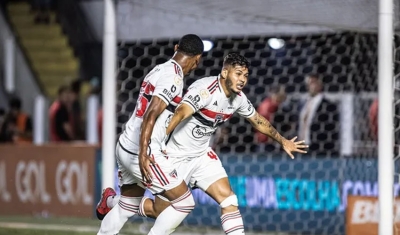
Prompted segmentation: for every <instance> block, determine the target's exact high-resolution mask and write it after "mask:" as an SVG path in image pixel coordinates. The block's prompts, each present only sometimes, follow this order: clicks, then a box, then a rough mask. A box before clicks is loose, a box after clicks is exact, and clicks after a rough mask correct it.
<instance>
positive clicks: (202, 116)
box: [166, 77, 255, 158]
mask: <svg viewBox="0 0 400 235" xmlns="http://www.w3.org/2000/svg"><path fill="white" fill-rule="evenodd" d="M182 103H185V104H187V105H189V106H190V107H192V108H193V110H194V112H195V113H194V114H193V115H192V117H190V118H188V119H186V120H184V121H182V122H181V123H180V124H179V125H178V126H177V127H176V128H175V130H174V131H173V132H172V134H171V135H170V137H169V139H168V140H167V141H166V151H167V153H168V154H170V156H171V157H177V158H181V157H182V158H184V157H187V158H191V157H196V156H201V155H202V154H205V153H206V152H207V148H208V147H209V145H210V143H209V142H210V139H211V137H212V135H213V134H214V132H215V131H216V130H217V128H218V126H220V125H221V124H223V123H224V122H226V121H227V120H228V119H229V118H230V117H232V115H233V114H234V113H235V112H237V113H238V114H239V115H241V116H242V117H245V118H249V117H251V116H253V115H254V114H255V109H254V107H253V105H252V104H251V102H250V101H249V100H248V99H247V97H246V95H245V94H243V93H242V92H240V94H238V95H236V96H235V97H234V98H227V97H226V95H225V93H224V91H223V90H222V87H221V84H220V79H219V77H206V78H202V79H200V80H198V81H196V82H194V83H193V84H192V85H191V86H190V87H189V89H188V91H187V93H186V94H185V96H184V97H183V99H182Z"/></svg>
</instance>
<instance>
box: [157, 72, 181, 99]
mask: <svg viewBox="0 0 400 235" xmlns="http://www.w3.org/2000/svg"><path fill="white" fill-rule="evenodd" d="M182 89H183V79H182V77H180V76H179V75H178V74H176V73H174V72H171V73H166V74H165V75H164V76H163V77H161V78H160V79H158V81H157V83H156V84H155V88H154V92H153V96H157V97H159V98H160V99H161V100H162V101H164V102H165V103H166V104H167V105H168V104H169V103H170V102H171V101H172V100H173V99H174V98H175V97H176V96H177V95H179V94H180V93H181V92H182Z"/></svg>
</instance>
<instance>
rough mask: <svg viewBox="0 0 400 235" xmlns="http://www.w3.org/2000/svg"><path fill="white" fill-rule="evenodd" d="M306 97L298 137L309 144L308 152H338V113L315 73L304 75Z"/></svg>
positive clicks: (326, 153)
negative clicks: (324, 92)
mask: <svg viewBox="0 0 400 235" xmlns="http://www.w3.org/2000/svg"><path fill="white" fill-rule="evenodd" d="M306 83H307V89H308V97H307V99H306V102H305V103H304V104H302V106H301V107H302V108H301V110H300V117H299V135H298V137H299V138H298V139H300V140H303V139H304V140H305V141H306V144H308V145H309V151H308V152H309V153H314V154H317V155H338V154H339V143H338V139H339V113H338V110H337V105H336V104H334V103H332V102H330V101H329V100H327V99H326V98H325V96H324V94H323V83H322V79H321V78H320V77H319V75H317V74H311V75H308V76H307V77H306Z"/></svg>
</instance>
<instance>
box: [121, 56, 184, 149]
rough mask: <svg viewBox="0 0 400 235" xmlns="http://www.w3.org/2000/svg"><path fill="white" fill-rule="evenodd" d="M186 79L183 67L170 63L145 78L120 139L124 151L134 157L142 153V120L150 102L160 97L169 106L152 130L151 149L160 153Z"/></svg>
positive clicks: (162, 65)
mask: <svg viewBox="0 0 400 235" xmlns="http://www.w3.org/2000/svg"><path fill="white" fill-rule="evenodd" d="M183 76H184V75H183V72H182V68H181V66H180V65H179V64H178V63H176V62H175V61H174V60H172V59H171V60H169V61H167V62H165V63H163V64H160V65H157V66H156V67H155V68H154V69H152V70H151V71H150V73H148V75H147V76H146V77H145V78H144V80H143V82H142V85H141V88H140V93H139V97H138V99H137V103H136V108H135V111H134V112H133V114H132V115H131V117H130V118H129V120H128V122H127V123H126V125H125V130H124V132H123V133H122V134H121V136H120V137H119V142H120V143H121V145H122V146H123V147H124V148H125V149H127V150H128V151H130V152H133V153H135V154H138V153H139V141H140V129H141V125H142V122H143V116H144V114H145V112H146V110H147V108H148V106H149V104H150V101H151V98H152V97H153V96H157V97H158V98H160V99H161V100H162V101H164V102H165V103H166V104H167V105H168V106H167V108H166V110H164V111H163V112H162V113H161V114H160V116H159V117H158V118H157V121H156V123H155V125H154V127H153V133H152V135H151V140H150V148H149V149H150V150H160V147H161V141H162V140H163V139H164V138H165V132H166V128H167V124H168V123H169V118H170V116H171V115H172V114H173V112H174V111H175V108H176V106H177V105H178V104H179V103H180V101H181V99H182V90H183Z"/></svg>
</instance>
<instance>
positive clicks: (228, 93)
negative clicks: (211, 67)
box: [218, 75, 232, 98]
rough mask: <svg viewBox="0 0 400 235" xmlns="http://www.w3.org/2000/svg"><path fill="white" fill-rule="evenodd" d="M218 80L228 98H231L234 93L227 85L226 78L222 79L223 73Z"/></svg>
mask: <svg viewBox="0 0 400 235" xmlns="http://www.w3.org/2000/svg"><path fill="white" fill-rule="evenodd" d="M218 82H219V84H221V88H222V91H223V92H224V94H225V96H226V98H230V97H231V96H232V94H231V93H230V92H229V89H228V87H227V85H226V80H225V79H224V80H221V75H219V78H218Z"/></svg>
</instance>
